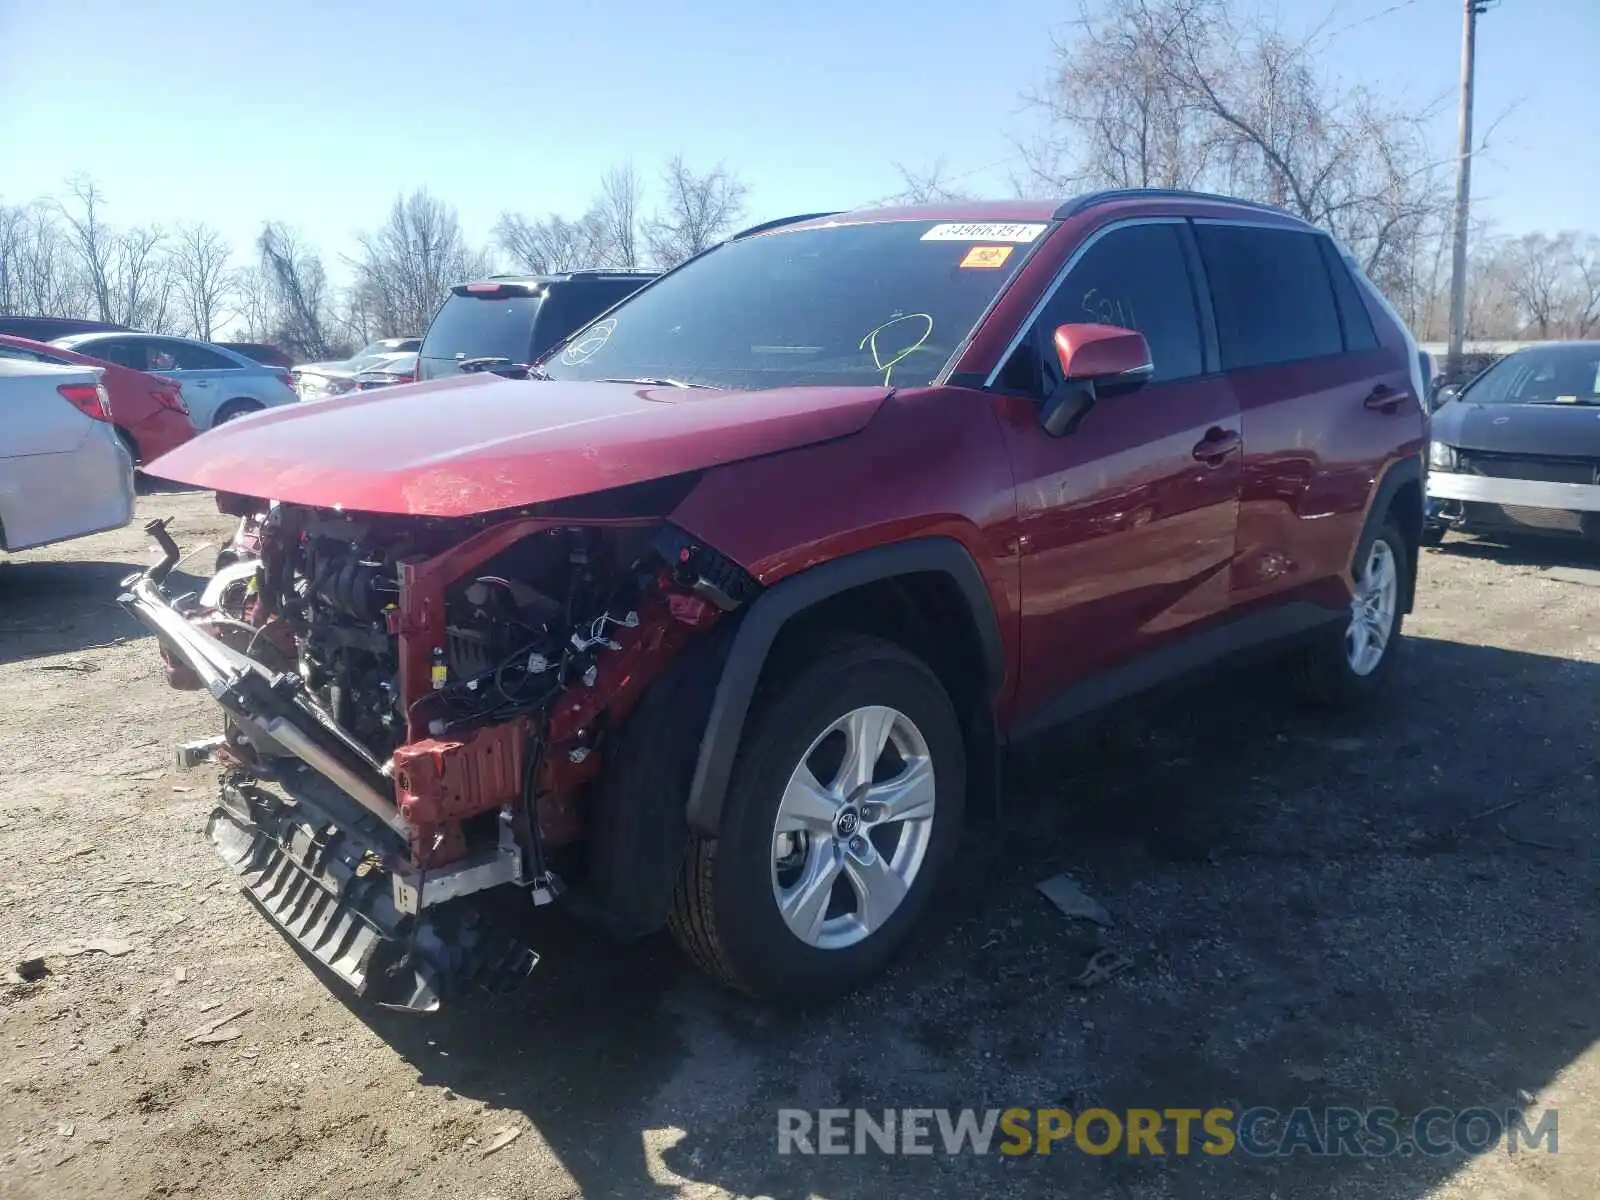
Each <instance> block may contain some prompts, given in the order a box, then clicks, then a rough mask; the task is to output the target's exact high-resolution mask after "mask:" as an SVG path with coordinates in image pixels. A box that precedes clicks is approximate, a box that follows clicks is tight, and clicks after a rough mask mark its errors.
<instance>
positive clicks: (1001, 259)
mask: <svg viewBox="0 0 1600 1200" xmlns="http://www.w3.org/2000/svg"><path fill="white" fill-rule="evenodd" d="M1010 257H1011V247H1010V246H974V247H973V248H972V249H971V250H968V251H967V256H966V257H965V258H963V259H962V260H961V265H962V266H963V267H1003V266H1005V265H1006V259H1008V258H1010Z"/></svg>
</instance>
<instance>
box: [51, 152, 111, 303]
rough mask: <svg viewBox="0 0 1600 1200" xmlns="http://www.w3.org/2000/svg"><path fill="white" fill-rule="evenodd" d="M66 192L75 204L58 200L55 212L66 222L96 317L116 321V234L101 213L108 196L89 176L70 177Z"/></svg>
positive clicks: (69, 239) (68, 235)
mask: <svg viewBox="0 0 1600 1200" xmlns="http://www.w3.org/2000/svg"><path fill="white" fill-rule="evenodd" d="M67 191H68V193H69V195H70V196H71V198H72V200H73V201H74V202H75V207H71V208H69V207H68V206H67V204H66V203H65V202H62V201H57V202H56V205H55V208H56V211H57V212H58V213H59V214H60V216H61V218H62V220H64V221H66V223H67V240H68V242H69V243H70V244H71V246H72V249H73V250H74V251H75V252H76V255H77V259H78V268H79V270H80V271H81V272H82V275H83V280H84V282H85V284H86V285H87V286H88V289H89V292H90V294H91V296H92V297H93V299H94V304H95V316H96V317H97V318H98V319H99V320H101V321H113V320H115V319H116V318H115V317H114V316H113V315H112V314H113V312H114V311H115V310H114V307H113V305H114V291H115V289H114V286H113V283H112V272H113V271H115V270H116V262H117V236H116V231H115V230H113V229H112V228H111V227H110V226H109V225H107V224H106V222H105V220H104V219H103V218H102V215H101V214H102V211H103V209H104V206H105V197H104V196H103V195H102V194H101V192H100V188H99V186H98V185H97V184H96V183H95V182H94V180H92V179H90V178H89V177H88V176H86V175H77V176H74V177H73V178H72V179H70V180H68V181H67Z"/></svg>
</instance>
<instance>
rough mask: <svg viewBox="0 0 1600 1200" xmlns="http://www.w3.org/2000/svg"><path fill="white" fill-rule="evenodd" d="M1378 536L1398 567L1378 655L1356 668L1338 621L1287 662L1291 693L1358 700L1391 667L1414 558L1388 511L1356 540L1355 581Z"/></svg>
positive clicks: (1324, 703) (1342, 703) (1325, 704)
mask: <svg viewBox="0 0 1600 1200" xmlns="http://www.w3.org/2000/svg"><path fill="white" fill-rule="evenodd" d="M1379 542H1383V543H1385V544H1387V546H1388V548H1389V551H1390V553H1391V554H1392V555H1393V556H1394V563H1395V570H1396V573H1397V578H1396V597H1395V606H1394V619H1393V621H1392V623H1391V625H1390V628H1389V636H1388V639H1387V642H1386V644H1385V647H1384V651H1383V655H1382V657H1381V658H1380V659H1379V660H1378V664H1377V666H1376V667H1375V668H1373V669H1372V670H1371V671H1369V672H1367V673H1366V674H1359V673H1357V671H1356V669H1355V667H1354V666H1352V664H1351V661H1350V654H1349V651H1348V649H1347V646H1346V636H1347V629H1346V627H1345V626H1342V625H1341V627H1340V629H1339V633H1338V635H1337V636H1336V637H1330V638H1327V639H1324V640H1319V641H1318V642H1317V643H1316V644H1314V645H1312V646H1309V647H1307V648H1306V649H1304V650H1301V651H1299V652H1297V653H1296V654H1294V655H1293V656H1292V657H1291V658H1290V660H1289V663H1288V668H1289V672H1288V673H1289V683H1290V685H1291V687H1292V688H1293V689H1294V691H1295V693H1296V695H1298V696H1299V698H1300V699H1301V700H1303V701H1305V702H1307V703H1309V704H1313V705H1316V706H1318V707H1322V708H1343V707H1347V706H1350V705H1355V704H1359V703H1362V702H1364V701H1366V700H1368V699H1370V698H1371V697H1372V696H1373V695H1375V694H1376V693H1377V692H1378V691H1379V690H1380V689H1381V688H1382V687H1383V686H1384V682H1385V681H1386V680H1387V679H1388V677H1389V675H1390V673H1391V672H1392V671H1393V670H1394V660H1395V658H1396V657H1397V655H1398V653H1399V650H1400V641H1401V629H1402V627H1403V626H1404V624H1405V612H1404V611H1403V610H1404V606H1405V597H1406V596H1407V595H1408V594H1409V593H1410V588H1411V580H1412V578H1413V577H1414V572H1415V570H1416V564H1415V563H1414V561H1413V559H1412V554H1411V548H1410V546H1409V545H1408V544H1407V542H1406V539H1405V535H1404V534H1402V533H1401V532H1400V527H1399V526H1398V525H1396V524H1395V522H1394V519H1393V517H1387V518H1385V520H1384V522H1383V524H1381V525H1380V526H1379V527H1378V528H1377V530H1376V531H1374V532H1373V533H1372V535H1371V536H1370V537H1364V538H1362V540H1361V547H1360V550H1359V551H1358V553H1357V556H1356V563H1355V566H1354V567H1353V571H1354V572H1355V574H1356V579H1357V583H1358V584H1359V582H1360V580H1361V577H1362V575H1363V574H1364V572H1365V568H1366V563H1367V561H1368V559H1369V556H1370V554H1371V552H1372V548H1373V547H1374V546H1375V545H1376V544H1377V543H1379Z"/></svg>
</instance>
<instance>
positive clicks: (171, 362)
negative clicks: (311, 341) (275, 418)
mask: <svg viewBox="0 0 1600 1200" xmlns="http://www.w3.org/2000/svg"><path fill="white" fill-rule="evenodd" d="M51 344H52V345H56V346H65V347H66V348H67V349H69V350H76V351H77V352H78V353H79V354H88V355H91V356H92V357H94V358H100V359H104V360H105V361H106V362H113V363H117V364H119V365H121V366H124V367H132V368H133V369H134V370H135V371H148V372H150V373H151V374H152V375H165V376H167V377H168V378H171V379H176V380H177V381H178V382H179V383H181V384H182V385H183V402H184V403H185V404H186V405H187V406H188V408H189V417H190V419H191V420H192V421H193V422H194V427H195V428H196V429H202V430H203V429H211V428H213V427H215V426H217V425H221V424H222V423H223V422H224V421H231V420H233V418H234V417H242V416H244V415H245V414H246V413H252V412H259V411H261V410H262V409H264V408H275V407H276V406H278V405H280V404H294V403H296V402H297V401H298V400H299V399H300V397H299V396H298V395H297V394H296V392H295V390H294V386H293V383H292V381H291V379H290V377H289V372H288V371H287V370H285V369H284V368H283V367H272V366H267V365H265V364H263V363H258V362H256V361H255V360H254V359H251V358H246V357H245V356H244V355H242V354H240V353H238V352H237V351H234V350H229V349H226V348H225V347H223V346H214V345H212V344H211V343H210V342H200V341H195V340H194V339H193V338H181V337H167V336H166V335H165V334H156V333H117V332H114V331H113V332H106V333H75V334H72V335H70V336H68V337H62V338H56V339H55V341H54V342H53V343H51Z"/></svg>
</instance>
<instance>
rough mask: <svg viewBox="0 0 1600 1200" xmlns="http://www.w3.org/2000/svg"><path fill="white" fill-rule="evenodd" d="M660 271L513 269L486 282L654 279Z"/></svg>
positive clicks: (602, 268) (641, 269) (641, 268)
mask: <svg viewBox="0 0 1600 1200" xmlns="http://www.w3.org/2000/svg"><path fill="white" fill-rule="evenodd" d="M659 274H661V272H660V271H656V270H651V269H649V268H645V267H640V268H638V269H637V270H632V269H626V268H621V267H618V268H616V269H612V268H609V267H593V268H590V267H585V268H582V269H580V270H576V271H552V272H551V273H550V274H548V275H535V274H534V273H533V272H531V271H513V272H509V273H503V274H499V275H490V276H489V277H488V280H486V282H492V281H495V280H503V281H504V282H506V283H551V282H554V281H556V280H561V279H654V278H655V277H656V276H657V275H659Z"/></svg>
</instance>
